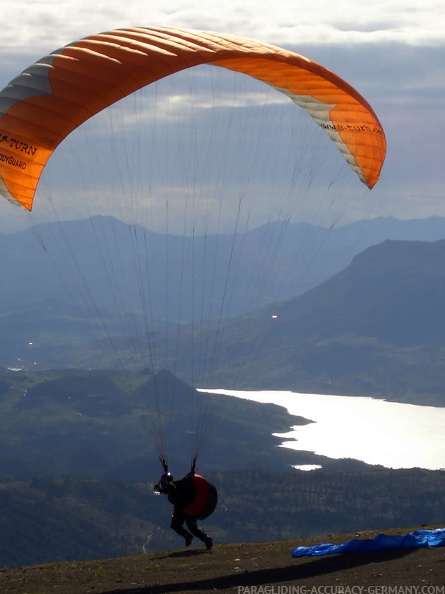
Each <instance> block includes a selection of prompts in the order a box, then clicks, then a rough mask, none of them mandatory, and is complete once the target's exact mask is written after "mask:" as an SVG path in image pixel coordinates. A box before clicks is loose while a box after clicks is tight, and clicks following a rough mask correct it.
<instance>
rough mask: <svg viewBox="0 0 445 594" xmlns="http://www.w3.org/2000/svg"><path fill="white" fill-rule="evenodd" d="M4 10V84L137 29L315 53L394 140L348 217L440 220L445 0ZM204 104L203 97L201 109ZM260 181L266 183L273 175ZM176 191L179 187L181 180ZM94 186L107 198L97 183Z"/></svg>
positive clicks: (4, 212)
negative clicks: (33, 67)
mask: <svg viewBox="0 0 445 594" xmlns="http://www.w3.org/2000/svg"><path fill="white" fill-rule="evenodd" d="M0 6H1V13H2V22H3V27H2V35H1V37H0V51H1V55H2V60H1V62H0V88H3V87H4V86H6V85H7V83H8V82H9V81H10V80H11V79H12V78H13V77H14V76H16V75H17V74H19V72H21V71H22V70H23V69H24V68H26V67H27V66H28V65H30V64H31V63H33V62H34V61H35V60H37V59H38V58H39V57H41V56H42V55H45V54H46V53H49V52H50V51H52V50H54V49H56V48H58V47H61V46H63V45H66V44H67V43H69V42H71V41H73V40H75V39H79V38H81V37H84V36H88V35H90V34H93V33H97V32H100V31H106V30H109V29H114V28H125V27H132V26H167V27H186V28H192V29H204V30H213V31H217V32H222V33H231V34H236V35H240V36H244V37H249V38H253V39H257V40H260V41H264V42H268V43H272V44H274V45H279V46H282V47H285V48H287V49H289V50H292V51H295V52H297V53H301V54H303V55H305V56H308V57H310V58H311V59H313V60H316V61H318V62H320V63H321V64H323V65H324V66H326V67H327V68H329V69H331V70H333V71H335V72H336V73H337V74H339V75H340V76H341V77H342V78H344V79H346V80H347V81H348V82H349V83H350V84H352V85H353V86H354V87H355V88H356V89H357V90H358V91H359V92H360V93H361V94H363V95H364V96H365V97H366V99H367V100H368V101H369V103H370V104H371V106H372V107H373V109H374V111H375V112H376V113H377V115H378V117H379V119H380V121H381V123H382V125H383V128H384V130H385V133H386V137H387V142H388V153H387V158H386V162H385V165H384V168H383V172H382V175H381V179H380V181H379V182H378V184H377V185H376V187H375V188H374V189H373V190H372V204H373V205H374V206H373V209H371V210H370V209H369V207H368V208H363V209H362V208H361V206H360V204H358V205H357V204H355V206H354V207H353V208H352V207H351V209H350V212H348V213H346V218H345V222H348V221H349V220H354V219H360V218H364V217H370V216H394V217H397V218H401V219H410V218H421V217H422V218H423V217H429V216H435V215H438V216H445V196H444V188H445V166H444V165H445V163H444V161H445V157H444V145H445V109H444V101H443V97H444V95H445V66H444V65H445V2H444V1H443V0H440V1H432V0H425V1H423V2H418V1H416V2H414V1H412V0H403V1H398V0H381V1H380V0H374V1H373V2H365V1H363V2H358V1H357V0H355V1H354V0H337V2H335V3H333V2H331V1H327V0H312V1H311V2H300V1H298V0H274V2H273V3H271V2H264V1H262V0H256V1H255V2H253V1H245V2H243V1H240V2H233V1H232V0H226V1H225V2H224V3H221V2H219V1H218V2H215V1H213V0H209V1H207V2H206V3H205V4H204V5H203V4H202V3H201V2H198V1H197V0H189V1H188V2H182V1H172V0H162V1H158V0H152V1H150V2H147V1H146V0H144V1H137V0H136V1H135V0H130V1H128V2H122V0H119V1H117V0H106V1H102V0H96V1H95V2H91V1H88V2H87V1H85V0H57V1H56V0H15V2H11V1H10V0H8V1H5V0H0ZM203 6H204V8H203ZM185 84H187V83H185ZM180 88H181V92H183V89H184V87H180V83H178V86H177V87H176V89H180ZM170 89H171V87H170ZM167 92H170V93H171V90H170V91H167ZM254 92H255V91H254V90H252V93H254ZM259 101H261V99H259ZM267 101H270V99H267ZM202 107H203V108H204V106H202ZM200 108H201V104H200V103H197V104H196V106H195V110H196V111H199V109H200ZM124 109H126V108H124ZM159 110H160V108H159V107H158V111H157V117H158V118H159V117H160V116H159V113H160V111H159ZM121 115H122V114H121ZM124 119H125V117H124ZM105 121H106V118H102V119H100V118H99V119H98V120H97V122H96V125H95V126H92V127H90V129H89V132H88V134H89V135H90V136H91V138H92V137H94V136H95V135H96V134H97V138H98V140H97V142H98V143H100V142H103V141H104V139H103V134H102V133H103V129H101V123H104V122H105ZM139 125H141V124H139ZM203 125H204V124H203ZM208 125H209V126H210V125H211V123H209V124H208ZM133 130H134V128H133ZM101 134H102V140H101V139H100V138H99V137H100V136H101ZM90 136H89V137H90ZM272 137H273V132H271V131H269V132H268V133H267V134H266V135H265V138H266V139H265V140H263V141H262V142H263V147H262V148H264V150H265V151H266V150H269V151H271V150H273V149H271V148H270V147H269V149H268V147H267V145H268V141H269V140H273V138H272ZM81 142H82V141H81ZM275 143H276V139H275ZM160 150H161V149H160ZM162 150H164V147H162ZM90 160H91V159H90ZM67 161H69V159H66V160H65V165H63V164H61V165H60V168H61V169H60V172H59V174H56V173H55V168H53V172H52V173H51V172H49V177H50V178H51V175H52V177H53V179H54V180H55V181H54V182H53V183H54V185H55V186H54V187H57V188H58V190H59V189H61V188H62V189H63V187H64V186H63V184H64V183H65V191H66V192H67V193H69V191H70V188H68V187H67V186H66V184H68V183H69V182H68V181H67V180H68V179H69V176H68V175H65V170H64V167H66V166H67V165H66V163H67ZM48 167H49V166H48ZM264 175H266V173H264ZM275 175H276V174H275ZM234 179H235V178H234ZM153 180H154V177H153ZM102 181H103V180H101V178H100V176H99V177H98V178H96V180H95V182H94V183H95V186H96V187H98V186H101V183H102ZM153 183H155V182H154V181H153ZM261 185H262V187H266V188H267V187H269V186H268V183H267V181H266V180H262V182H261ZM176 190H177V192H180V191H181V190H180V188H179V182H178V185H177V188H176ZM257 191H258V193H260V189H257ZM97 193H98V195H100V193H101V191H100V188H98V192H97ZM103 193H104V194H105V193H106V189H105V186H104V189H103ZM368 202H369V201H368ZM302 218H304V216H303V214H302ZM306 218H307V217H306ZM21 224H22V219H21V217H17V216H16V213H15V212H14V210H13V208H12V207H11V205H9V203H7V204H4V203H2V204H1V205H0V231H5V230H14V229H15V227H16V225H17V226H20V225H21Z"/></svg>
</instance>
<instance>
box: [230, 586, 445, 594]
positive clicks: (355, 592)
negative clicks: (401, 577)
mask: <svg viewBox="0 0 445 594" xmlns="http://www.w3.org/2000/svg"><path fill="white" fill-rule="evenodd" d="M238 594H445V586H431V585H430V586H426V585H424V586H383V585H378V586H372V585H370V586H285V585H283V586H273V585H271V584H267V585H264V586H238Z"/></svg>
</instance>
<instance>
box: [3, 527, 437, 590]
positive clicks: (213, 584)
mask: <svg viewBox="0 0 445 594" xmlns="http://www.w3.org/2000/svg"><path fill="white" fill-rule="evenodd" d="M410 530H411V529H409V530H407V529H400V530H388V531H385V533H386V534H406V532H408V531H410ZM376 534H377V532H363V533H361V534H360V535H354V534H348V535H341V536H337V537H329V538H328V539H319V538H317V539H310V540H309V539H305V540H298V541H297V540H291V541H279V542H270V543H259V544H232V545H219V546H218V545H217V546H214V548H213V550H212V551H207V550H205V548H201V547H198V546H196V547H193V546H192V547H191V548H190V549H181V550H177V551H169V552H165V553H154V554H146V555H138V556H132V557H122V558H119V559H106V560H102V561H85V562H65V563H53V564H48V565H37V566H32V567H23V568H14V569H0V592H1V593H2V594H13V593H14V594H19V593H20V594H52V593H58V594H83V593H89V594H91V593H94V594H96V593H102V594H112V593H119V594H168V593H170V592H182V593H195V592H200V593H203V594H210V593H213V594H214V593H215V592H232V593H233V592H235V593H237V594H397V593H396V592H395V591H394V589H393V588H392V589H391V591H390V590H386V589H385V587H390V586H392V587H394V586H411V590H409V592H411V593H412V594H444V592H445V589H444V586H445V547H440V548H428V549H416V550H392V551H384V552H374V553H350V554H344V555H330V556H323V557H304V558H300V559H293V558H292V557H291V552H292V550H293V549H294V548H295V547H296V546H299V545H313V544H317V543H318V542H322V541H328V542H333V543H340V542H344V541H346V540H349V539H350V538H373V537H374V536H375V535H376ZM320 586H324V588H319V589H318V590H316V589H313V588H315V587H320ZM326 586H329V588H326ZM347 586H356V587H355V588H354V589H352V590H348V589H347V588H346V587H347ZM422 586H424V588H422ZM432 586H439V588H432ZM440 586H441V588H440ZM360 587H361V588H360Z"/></svg>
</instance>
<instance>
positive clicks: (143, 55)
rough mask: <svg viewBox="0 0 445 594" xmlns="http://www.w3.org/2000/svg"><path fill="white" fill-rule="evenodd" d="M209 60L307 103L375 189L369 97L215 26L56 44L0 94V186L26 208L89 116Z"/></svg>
mask: <svg viewBox="0 0 445 594" xmlns="http://www.w3.org/2000/svg"><path fill="white" fill-rule="evenodd" d="M201 64H211V65H214V66H219V67H222V68H226V69H228V70H233V71H236V72H240V73H243V74H246V75H249V76H251V77H254V78H256V79H258V80H260V81H262V82H264V83H267V84H268V85H271V86H272V87H274V88H275V89H277V91H280V92H282V93H284V94H286V95H287V96H288V97H289V98H290V99H291V100H292V101H293V102H294V103H296V104H297V105H299V106H301V107H302V108H303V109H305V110H306V111H307V112H308V113H309V114H310V115H311V116H312V118H313V119H314V120H315V122H316V123H317V124H319V125H320V126H321V127H322V128H323V129H324V130H325V131H326V133H327V134H328V135H329V136H330V138H331V139H332V140H333V141H334V142H335V144H336V145H337V147H338V149H339V150H340V152H341V153H342V154H343V156H344V158H345V159H346V161H347V162H348V163H349V165H350V166H351V167H352V168H353V170H354V171H355V172H356V173H357V175H358V176H359V177H360V179H361V180H362V181H363V182H364V183H365V184H366V185H367V186H368V187H369V188H372V187H373V186H374V185H375V183H376V182H377V181H378V179H379V176H380V171H381V167H382V164H383V161H384V158H385V153H386V141H385V135H384V132H383V130H382V127H381V125H380V122H379V120H378V118H377V116H376V115H375V113H374V111H373V110H372V108H371V107H370V105H369V104H368V103H367V101H366V100H365V99H364V98H363V97H362V96H361V95H360V94H359V93H358V92H357V91H356V90H355V89H354V88H353V87H351V86H350V85H349V84H348V83H346V82H345V81H344V80H342V79H341V78H340V77H338V76H337V75H336V74H334V73H333V72H331V71H329V70H327V69H326V68H324V67H323V66H321V65H319V64H317V63H316V62H313V61H312V60H309V59H308V58H305V57H303V56H300V55H298V54H295V53H293V52H290V51H287V50H284V49H281V48H278V47H275V46H272V45H268V44H264V43H259V42H257V41H252V40H248V39H243V38H240V37H234V36H230V35H225V34H221V33H212V32H206V31H192V30H186V29H166V28H134V29H118V30H114V31H109V32H106V33H100V34H97V35H92V36H90V37H87V38H85V39H81V40H78V41H74V42H73V43H71V44H69V45H67V46H65V47H63V48H61V49H58V50H55V51H54V52H52V53H51V54H49V55H47V56H45V57H43V58H42V59H40V60H38V61H37V62H36V63H35V64H33V65H32V66H30V67H29V68H27V69H26V70H25V71H24V72H23V73H22V74H20V75H19V76H18V77H17V78H15V79H14V80H12V81H11V82H10V84H9V85H8V86H7V87H5V89H3V91H2V92H1V93H0V193H1V194H2V195H3V196H4V197H5V198H7V199H8V200H10V201H11V202H13V203H15V204H18V205H22V206H24V207H25V208H26V209H28V210H31V209H32V204H33V199H34V195H35V192H36V188H37V185H38V182H39V179H40V176H41V173H42V170H43V168H44V167H45V165H46V163H47V161H48V159H49V158H50V156H51V154H52V153H53V151H54V150H55V149H56V147H57V146H58V145H59V144H60V143H61V142H62V141H63V139H64V138H65V137H66V136H67V135H68V134H69V133H70V132H72V131H73V130H74V129H75V128H77V127H78V126H80V125H81V124H82V123H83V122H85V121H86V120H87V119H89V118H90V117H92V116H93V115H95V114H97V113H98V112H100V111H101V110H103V109H105V108H107V107H108V106H109V105H111V104H113V103H115V102H116V101H119V100H120V99H122V98H123V97H126V96H127V95H129V94H131V93H133V92H134V91H136V90H138V89H140V88H142V87H144V86H146V85H149V84H150V83H152V82H154V81H157V80H160V79H162V78H164V77H166V76H169V75H172V74H174V73H176V72H179V71H181V70H184V69H187V68H192V67H194V66H198V65H201Z"/></svg>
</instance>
